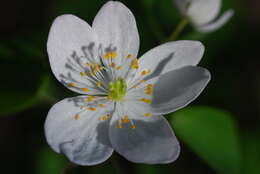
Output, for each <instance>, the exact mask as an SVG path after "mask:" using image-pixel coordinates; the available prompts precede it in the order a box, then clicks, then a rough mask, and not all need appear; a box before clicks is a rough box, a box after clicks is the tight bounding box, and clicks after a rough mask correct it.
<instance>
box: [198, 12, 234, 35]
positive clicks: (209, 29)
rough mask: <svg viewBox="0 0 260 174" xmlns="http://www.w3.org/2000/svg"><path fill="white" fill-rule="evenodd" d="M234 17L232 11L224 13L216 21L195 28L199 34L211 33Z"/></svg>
mask: <svg viewBox="0 0 260 174" xmlns="http://www.w3.org/2000/svg"><path fill="white" fill-rule="evenodd" d="M233 15H234V10H228V11H226V12H225V13H224V14H223V15H222V16H221V17H219V18H218V19H217V20H215V21H213V22H211V23H209V24H207V25H204V26H197V30H198V31H200V32H212V31H214V30H217V29H219V28H220V27H222V26H223V25H225V24H226V22H227V21H228V20H229V19H230V18H231V17H232V16H233Z"/></svg>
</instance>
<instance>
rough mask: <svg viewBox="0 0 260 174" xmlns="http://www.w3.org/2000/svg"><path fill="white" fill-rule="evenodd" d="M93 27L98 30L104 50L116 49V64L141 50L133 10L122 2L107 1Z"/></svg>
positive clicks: (134, 55)
mask: <svg viewBox="0 0 260 174" xmlns="http://www.w3.org/2000/svg"><path fill="white" fill-rule="evenodd" d="M92 27H93V29H94V30H95V31H96V32H97V34H98V37H99V40H100V43H101V45H102V48H103V51H104V52H107V51H111V50H113V51H116V52H117V54H118V56H117V58H116V59H115V62H116V66H120V65H121V63H122V62H121V60H122V61H123V59H126V57H127V55H128V54H131V55H132V56H133V57H136V56H137V53H138V50H139V34H138V30H137V26H136V22H135V18H134V15H133V14H132V12H131V11H130V10H129V9H128V8H127V7H126V6H125V5H123V4H122V3H121V2H118V1H109V2H107V3H106V4H105V5H104V6H103V7H102V8H101V9H100V11H99V12H98V14H97V15H96V17H95V19H94V21H93V24H92Z"/></svg>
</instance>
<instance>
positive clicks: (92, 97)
mask: <svg viewBox="0 0 260 174" xmlns="http://www.w3.org/2000/svg"><path fill="white" fill-rule="evenodd" d="M95 98H96V97H95V96H92V95H91V96H88V97H87V102H93V101H94V99H95Z"/></svg>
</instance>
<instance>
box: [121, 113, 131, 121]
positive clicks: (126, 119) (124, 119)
mask: <svg viewBox="0 0 260 174" xmlns="http://www.w3.org/2000/svg"><path fill="white" fill-rule="evenodd" d="M122 122H123V123H128V122H130V120H129V119H128V115H125V116H124V118H123V119H122Z"/></svg>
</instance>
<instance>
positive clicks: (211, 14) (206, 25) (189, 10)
mask: <svg viewBox="0 0 260 174" xmlns="http://www.w3.org/2000/svg"><path fill="white" fill-rule="evenodd" d="M174 2H175V4H176V6H177V8H178V9H179V11H180V12H181V14H182V15H183V16H185V17H187V18H188V20H189V21H190V22H191V23H192V24H193V25H194V27H195V28H196V30H198V31H201V32H211V31H214V30H217V29H218V28H220V27H222V26H223V25H224V24H225V23H226V22H227V21H228V20H229V19H230V18H231V17H232V16H233V14H234V11H233V10H228V11H226V12H225V13H224V14H223V15H222V16H221V17H218V15H219V13H220V9H221V6H222V0H174Z"/></svg>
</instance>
